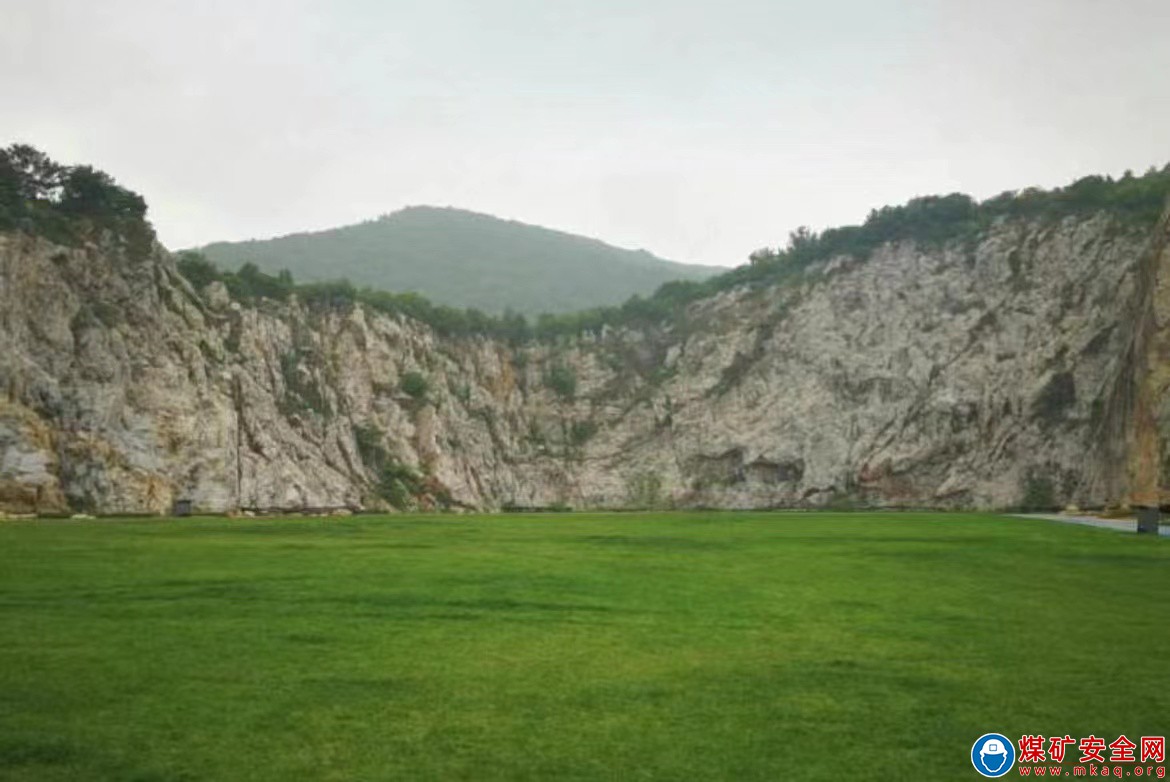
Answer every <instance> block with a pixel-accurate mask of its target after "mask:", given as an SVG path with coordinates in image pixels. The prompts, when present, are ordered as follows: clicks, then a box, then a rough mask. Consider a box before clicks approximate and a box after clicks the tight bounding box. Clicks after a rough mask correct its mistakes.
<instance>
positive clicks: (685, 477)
mask: <svg viewBox="0 0 1170 782" xmlns="http://www.w3.org/2000/svg"><path fill="white" fill-rule="evenodd" d="M1166 230H1167V228H1166V224H1165V222H1163V224H1162V225H1161V226H1160V227H1159V229H1158V231H1157V232H1155V234H1154V235H1151V234H1150V233H1149V232H1144V231H1137V230H1135V229H1133V228H1127V227H1126V226H1125V224H1123V223H1121V222H1119V221H1117V220H1115V219H1114V218H1113V217H1112V216H1110V215H1109V214H1108V213H1100V214H1098V215H1096V216H1094V217H1090V218H1066V219H1065V220H1063V221H1060V222H1029V221H1016V222H1013V221H1001V222H999V223H997V224H996V225H995V226H993V227H992V228H991V229H989V230H988V231H986V232H985V233H984V234H983V235H981V236H979V237H978V238H977V240H975V241H965V242H961V243H960V242H955V243H951V244H947V245H943V246H937V247H924V246H918V245H915V244H913V243H903V244H888V245H885V246H883V247H881V248H880V249H879V250H878V251H876V252H874V253H873V254H872V255H871V256H870V257H868V258H861V259H854V258H846V257H842V258H838V259H835V260H833V261H831V262H829V263H827V264H823V265H821V266H818V267H815V268H814V269H812V270H810V271H809V273H807V274H806V275H805V278H804V279H803V281H802V282H800V283H798V284H792V285H785V286H783V287H775V286H774V287H769V288H762V289H755V290H753V289H750V288H746V287H745V288H742V289H736V290H732V291H728V292H725V293H723V294H720V295H718V296H715V297H713V298H710V299H706V300H703V301H700V302H698V303H696V304H694V305H692V306H691V307H690V309H689V311H688V313H687V317H686V318H685V319H684V320H681V321H679V322H677V323H675V324H673V325H669V326H668V325H664V326H662V327H659V328H654V329H644V330H630V329H614V330H609V331H607V332H606V333H604V334H602V335H600V336H590V337H586V336H582V337H580V338H578V339H575V340H569V341H565V342H562V343H561V344H556V345H551V344H528V345H524V346H512V345H508V344H503V343H501V342H498V341H493V340H490V339H487V338H448V337H441V336H439V335H437V334H436V333H435V332H434V331H433V330H432V329H430V328H429V327H427V326H425V325H423V324H421V323H418V322H415V321H412V320H409V319H405V318H402V317H395V316H390V315H386V314H384V313H380V312H375V311H370V310H367V309H364V308H363V307H361V306H341V307H336V308H332V309H329V310H328V311H322V310H321V309H319V308H318V309H313V310H311V309H309V308H306V307H305V306H303V305H302V304H299V303H297V302H296V301H293V302H288V303H286V302H279V303H278V302H262V303H261V304H260V305H258V306H256V307H245V306H241V305H240V304H239V303H237V302H233V301H231V300H230V299H229V298H228V296H227V294H226V291H225V290H224V289H223V288H222V286H220V285H219V284H218V283H214V284H212V285H211V286H209V287H208V288H207V289H206V290H204V291H195V290H193V289H192V288H191V287H190V285H189V284H188V283H187V282H186V280H184V279H183V278H182V277H181V276H180V275H179V274H178V272H177V271H176V268H175V265H174V263H173V261H172V259H171V258H170V256H169V255H168V254H167V253H166V252H165V251H163V250H162V249H161V248H160V249H157V250H156V251H155V253H154V254H153V255H152V256H151V257H149V258H147V259H144V260H139V261H134V260H132V259H131V257H130V255H129V254H128V253H126V252H124V251H123V250H122V249H121V248H120V246H119V244H118V242H117V241H116V240H115V239H114V238H113V237H110V236H107V237H106V238H105V239H103V240H102V241H97V242H93V243H91V244H89V245H87V246H85V247H82V248H69V247H63V246H58V245H54V244H52V243H50V242H48V241H46V240H44V239H42V238H35V237H30V236H27V235H24V234H20V233H8V234H0V510H7V511H10V512H11V511H18V512H20V511H23V512H27V511H32V510H39V511H41V512H47V511H57V512H64V511H68V510H96V511H101V512H107V513H125V512H162V511H165V510H167V509H168V508H169V507H170V506H171V504H172V502H174V501H175V500H177V499H180V498H184V499H190V500H192V501H193V503H194V505H195V507H196V508H197V509H202V510H208V511H222V510H230V509H235V508H240V507H244V508H249V507H254V508H270V507H271V508H300V507H335V506H352V507H359V506H362V507H371V506H379V505H385V504H386V502H387V500H393V501H394V502H395V503H397V504H398V505H403V506H406V505H411V504H416V505H421V506H423V507H427V506H430V505H435V504H439V505H451V506H454V507H466V508H483V509H493V508H499V507H501V506H505V505H518V506H550V505H554V504H558V503H564V504H567V505H571V506H574V507H627V506H632V505H638V506H646V505H660V504H666V503H673V504H675V505H680V506H718V507H773V506H803V505H808V506H816V505H824V504H833V503H863V504H872V505H884V506H937V507H1003V506H1011V505H1016V504H1020V503H1022V502H1025V501H1027V502H1030V503H1040V504H1046V503H1051V504H1062V503H1066V502H1076V503H1079V504H1082V505H1104V504H1108V503H1114V502H1119V501H1125V500H1127V499H1130V495H1131V493H1134V492H1139V493H1140V492H1142V491H1146V492H1147V493H1148V489H1149V485H1150V482H1151V480H1152V481H1153V484H1154V492H1155V494H1157V492H1158V491H1160V489H1159V488H1158V487H1159V486H1166V485H1167V481H1166V478H1167V477H1168V476H1170V468H1168V467H1167V465H1166V462H1165V457H1163V455H1162V451H1161V442H1162V441H1163V439H1164V434H1165V433H1166V432H1170V407H1168V403H1167V396H1168V395H1167V388H1168V387H1170V383H1168V381H1167V377H1166V369H1165V368H1166V367H1167V366H1170V354H1167V345H1168V344H1170V337H1168V336H1167V334H1168V333H1170V332H1168V329H1170V326H1167V324H1168V323H1170V315H1168V314H1167V313H1168V312H1170V310H1168V309H1167V308H1168V307H1170V304H1168V303H1167V302H1168V301H1170V299H1167V295H1170V294H1167V291H1170V270H1168V269H1170V256H1168V255H1167V250H1166V243H1165V233H1166ZM1151 270H1153V271H1151ZM1151 275H1152V276H1151ZM408 375H409V376H410V377H411V378H412V379H413V381H414V382H413V383H405V384H404V382H403V379H404V378H405V377H407V376H408ZM420 376H421V378H422V379H424V380H425V381H426V382H425V386H426V388H425V389H421V388H420V387H419V386H420V384H419V383H418V382H417V381H418V378H419V377H420ZM1127 378H1128V379H1127ZM404 388H408V389H409V390H410V391H411V392H412V393H406V391H404V390H403V389H404ZM1141 465H1146V467H1141ZM1149 465H1153V466H1152V467H1150V466H1149ZM1142 470H1145V472H1142ZM1151 470H1153V472H1152V473H1151V472H1150V471H1151ZM1151 475H1153V476H1154V477H1153V478H1151V477H1150V476H1151ZM1139 484H1140V485H1139ZM1142 486H1145V487H1146V488H1145V489H1142V488H1141V487H1142ZM1143 496H1145V495H1143ZM1162 497H1163V501H1165V495H1164V494H1163V495H1162ZM1146 500H1148V497H1146Z"/></svg>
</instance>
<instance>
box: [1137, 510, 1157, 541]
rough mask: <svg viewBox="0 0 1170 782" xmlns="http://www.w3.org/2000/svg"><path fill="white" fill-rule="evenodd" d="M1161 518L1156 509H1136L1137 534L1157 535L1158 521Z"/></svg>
mask: <svg viewBox="0 0 1170 782" xmlns="http://www.w3.org/2000/svg"><path fill="white" fill-rule="evenodd" d="M1161 516H1162V513H1161V511H1160V510H1159V509H1158V508H1138V509H1137V531H1138V533H1139V534H1140V533H1143V532H1148V533H1150V534H1151V535H1157V534H1158V521H1159V520H1160V518H1161Z"/></svg>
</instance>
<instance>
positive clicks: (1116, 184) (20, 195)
mask: <svg viewBox="0 0 1170 782" xmlns="http://www.w3.org/2000/svg"><path fill="white" fill-rule="evenodd" d="M1168 197H1170V164H1167V165H1166V166H1164V167H1162V168H1161V169H1158V168H1150V169H1149V170H1148V171H1147V172H1146V173H1145V174H1143V175H1140V176H1137V175H1134V174H1133V173H1132V172H1126V173H1125V174H1124V175H1123V176H1121V177H1120V178H1116V179H1115V178H1112V177H1108V176H1087V177H1083V178H1081V179H1078V180H1076V181H1075V182H1073V183H1072V184H1070V185H1068V186H1066V187H1063V188H1056V189H1053V190H1042V189H1039V188H1028V189H1025V190H1020V191H1006V192H1004V193H1001V194H1000V195H997V196H995V197H993V198H989V199H987V200H985V201H982V202H980V201H976V200H975V199H973V198H971V197H970V196H968V195H964V194H961V193H952V194H950V195H944V196H925V197H921V198H915V199H913V200H911V201H909V202H907V203H906V204H904V205H902V206H886V207H882V208H881V209H875V210H873V211H871V212H870V214H869V216H868V217H867V218H866V220H865V222H864V223H862V224H861V225H851V226H844V227H841V228H831V229H828V230H825V231H823V232H819V233H818V232H815V231H811V230H809V229H807V228H798V229H796V230H795V231H792V232H791V233H790V234H789V237H788V241H787V243H786V244H785V245H784V246H783V247H776V248H763V249H760V250H757V251H755V252H753V253H752V254H751V256H750V259H749V260H750V262H749V263H747V264H745V265H743V266H739V267H736V268H734V269H732V270H730V271H728V272H726V273H723V274H720V275H716V276H714V277H710V278H708V279H705V280H701V281H672V282H668V283H665V284H663V285H662V286H660V287H659V288H658V289H657V291H655V292H654V293H653V294H652V295H650V296H646V297H643V296H632V297H631V298H630V299H628V300H627V301H626V302H625V303H624V304H621V305H617V306H608V307H596V308H592V309H587V310H582V311H579V312H572V313H567V314H558V315H551V314H544V315H540V316H539V317H537V318H535V319H534V320H530V319H529V318H527V317H525V316H524V315H522V314H519V313H515V312H511V311H506V312H504V313H503V314H502V315H489V314H487V313H484V312H482V311H480V310H476V309H461V308H456V307H449V306H444V305H439V304H434V303H432V302H431V301H429V300H428V299H427V298H425V297H423V296H421V295H419V294H416V293H393V292H389V291H382V290H374V289H371V288H368V287H363V288H359V287H357V286H355V285H354V284H352V283H351V282H349V281H348V280H337V281H332V282H314V283H307V284H298V283H297V282H296V280H295V279H294V278H293V276H292V274H291V273H289V272H287V271H284V272H279V273H276V274H269V273H266V272H263V271H261V270H260V269H259V268H257V267H256V266H255V265H254V264H245V265H244V266H242V267H241V268H240V269H239V270H238V271H227V270H224V269H220V268H219V267H217V266H216V265H215V264H214V263H212V262H211V261H210V260H208V259H207V258H206V256H204V255H202V254H201V253H199V252H194V251H187V252H182V253H179V255H178V268H179V271H180V272H181V273H182V274H183V275H184V276H185V277H186V278H187V279H188V281H190V283H191V284H192V285H193V286H194V287H195V288H196V289H202V288H204V287H205V286H207V285H208V284H210V283H212V282H216V281H218V282H221V283H223V284H224V285H225V286H226V287H227V289H228V291H229V293H230V294H231V296H232V297H233V298H234V299H236V300H238V301H241V302H245V303H257V302H259V301H261V300H263V299H271V300H277V301H282V300H287V299H289V298H290V297H293V296H295V297H297V298H298V299H299V300H301V301H302V302H304V303H305V304H306V306H309V307H311V308H325V309H338V308H345V307H352V306H353V305H354V304H357V303H360V304H362V305H364V306H366V307H369V308H371V309H373V310H377V311H381V312H386V313H390V314H395V315H402V316H406V317H410V318H414V319H416V320H419V321H422V322H424V323H427V324H429V325H430V326H431V327H433V328H434V329H435V330H436V331H438V332H440V333H443V334H445V335H450V336H459V335H465V336H490V337H495V338H499V339H503V340H506V341H509V342H514V343H519V342H524V341H528V340H531V339H541V340H550V339H557V338H560V337H567V336H573V335H578V334H581V333H594V334H599V333H601V331H602V330H603V329H604V328H605V327H607V326H609V327H615V326H638V325H656V324H662V323H664V322H673V321H676V320H677V319H679V318H681V317H683V315H684V311H685V308H686V306H687V305H688V304H690V303H692V302H694V301H696V300H698V299H701V298H704V297H707V296H711V295H713V294H716V293H719V292H721V291H725V290H729V289H732V288H736V287H740V286H750V287H765V286H770V285H779V284H784V283H789V282H792V281H794V280H798V279H801V278H802V277H803V276H804V274H805V272H806V271H808V270H809V269H810V268H811V267H814V266H816V265H817V264H820V263H823V262H825V261H828V260H829V259H832V258H837V257H842V256H849V257H853V258H859V259H860V258H864V257H866V256H868V255H869V254H870V253H871V252H873V251H874V250H875V249H877V248H878V247H880V246H882V245H883V244H886V243H889V242H903V241H912V242H916V243H919V244H922V245H939V244H943V243H947V242H955V241H964V240H970V239H973V238H974V237H976V236H977V235H978V234H979V233H980V232H981V231H984V230H986V229H987V228H988V227H989V226H990V225H991V224H992V223H993V222H994V221H996V220H999V219H1003V218H1013V219H1037V220H1059V219H1062V218H1064V217H1068V216H1071V215H1084V214H1091V213H1096V212H1099V211H1102V210H1107V211H1109V212H1110V213H1112V214H1114V215H1116V216H1117V218H1118V219H1119V220H1122V221H1124V222H1125V223H1126V224H1129V225H1133V226H1134V227H1136V228H1144V227H1149V226H1152V225H1153V224H1154V223H1155V222H1156V221H1157V220H1158V218H1159V216H1160V215H1161V214H1162V212H1163V210H1164V209H1165V208H1166V203H1167V198H1168ZM100 229H108V230H109V231H111V232H113V233H114V234H115V235H117V236H119V237H120V238H121V239H122V240H123V241H124V242H125V243H126V245H127V246H128V248H129V249H130V250H131V251H132V252H134V253H137V254H141V253H144V252H149V249H150V247H151V245H152V243H153V241H154V231H153V229H152V228H151V226H150V224H149V222H147V220H146V202H145V200H144V199H143V198H142V196H140V195H138V194H137V193H134V192H132V191H130V190H127V189H125V188H123V187H121V186H120V185H118V184H117V183H116V182H115V181H114V179H113V178H112V177H110V176H109V175H108V174H106V173H104V172H101V171H98V170H96V169H94V168H92V167H91V166H64V165H61V164H59V163H56V162H54V161H52V160H51V159H49V157H48V156H47V155H45V154H44V153H43V152H41V151H39V150H37V149H35V148H33V147H31V146H28V145H26V144H13V145H11V146H9V147H6V148H4V149H0V230H19V231H24V232H26V233H30V234H38V235H43V236H45V237H46V238H48V239H50V240H52V241H56V242H59V243H62V244H66V245H76V244H77V243H78V242H80V241H82V240H83V239H84V238H85V237H87V236H89V235H91V234H92V233H93V231H94V230H100Z"/></svg>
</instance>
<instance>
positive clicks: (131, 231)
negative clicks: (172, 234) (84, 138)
mask: <svg viewBox="0 0 1170 782" xmlns="http://www.w3.org/2000/svg"><path fill="white" fill-rule="evenodd" d="M95 229H96V230H102V229H108V230H109V231H111V232H112V233H113V234H114V235H116V236H119V237H121V238H122V239H123V240H124V241H125V242H126V245H127V248H128V249H129V250H130V252H131V255H132V257H138V258H141V257H145V256H146V255H147V254H148V253H149V252H150V248H151V245H152V243H153V241H154V229H153V228H151V225H150V223H149V222H147V220H146V201H145V199H143V197H142V196H140V195H139V194H138V193H135V192H133V191H131V190H127V189H126V188H124V187H121V186H120V185H118V183H117V182H115V181H114V179H113V177H111V176H110V175H109V174H107V173H105V172H104V171H98V170H97V169H95V168H93V167H92V166H65V165H62V164H60V163H57V162H55V161H53V160H52V159H50V158H49V156H48V155H46V154H45V153H43V152H41V151H40V150H38V149H36V148H35V147H31V146H29V145H27V144H12V145H10V146H8V147H5V148H3V149H0V231H11V230H21V231H24V232H26V233H30V234H37V235H41V236H44V237H45V238H47V239H50V240H52V241H54V242H58V243H60V244H65V245H77V244H79V243H80V242H82V241H84V240H85V238H86V237H88V236H91V235H92V234H93V232H94V231H95Z"/></svg>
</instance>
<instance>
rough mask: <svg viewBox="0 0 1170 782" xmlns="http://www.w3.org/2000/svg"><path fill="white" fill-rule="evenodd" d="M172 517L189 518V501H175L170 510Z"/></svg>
mask: <svg viewBox="0 0 1170 782" xmlns="http://www.w3.org/2000/svg"><path fill="white" fill-rule="evenodd" d="M171 515H172V516H190V515H191V500H175V505H174V507H173V508H171Z"/></svg>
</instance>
